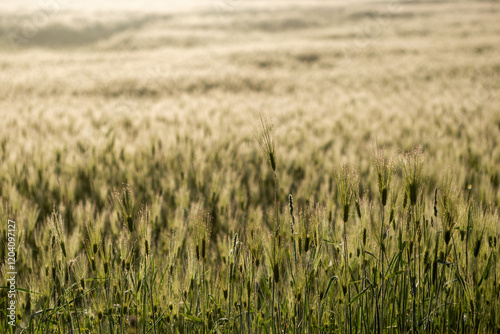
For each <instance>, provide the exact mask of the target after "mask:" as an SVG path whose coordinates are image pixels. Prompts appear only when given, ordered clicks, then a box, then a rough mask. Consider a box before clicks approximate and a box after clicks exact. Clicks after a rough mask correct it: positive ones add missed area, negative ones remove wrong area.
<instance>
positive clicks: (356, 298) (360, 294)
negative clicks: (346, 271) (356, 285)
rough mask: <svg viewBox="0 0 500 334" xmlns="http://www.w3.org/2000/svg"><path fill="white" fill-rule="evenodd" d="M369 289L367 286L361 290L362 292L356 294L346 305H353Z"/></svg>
mask: <svg viewBox="0 0 500 334" xmlns="http://www.w3.org/2000/svg"><path fill="white" fill-rule="evenodd" d="M370 287H371V285H369V286H367V287H366V288H364V289H363V291H361V292H360V293H358V294H357V295H356V296H355V297H354V298H353V299H352V300H351V302H350V303H349V304H348V305H351V304H352V303H354V302H355V301H356V300H358V298H359V297H361V296H362V295H364V294H365V293H366V291H368V289H369V288H370Z"/></svg>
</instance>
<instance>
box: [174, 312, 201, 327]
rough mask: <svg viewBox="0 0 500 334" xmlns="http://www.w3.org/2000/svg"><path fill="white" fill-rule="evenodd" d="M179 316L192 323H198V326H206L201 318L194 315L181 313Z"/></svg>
mask: <svg viewBox="0 0 500 334" xmlns="http://www.w3.org/2000/svg"><path fill="white" fill-rule="evenodd" d="M179 315H182V316H183V317H184V318H186V320H188V321H192V322H194V323H198V324H201V325H203V324H204V322H203V320H202V319H201V318H198V317H195V316H194V315H190V314H186V313H179Z"/></svg>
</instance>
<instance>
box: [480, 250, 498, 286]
mask: <svg viewBox="0 0 500 334" xmlns="http://www.w3.org/2000/svg"><path fill="white" fill-rule="evenodd" d="M494 254H495V253H494V252H493V251H491V253H490V256H489V257H488V263H487V264H486V267H484V271H483V275H482V276H481V279H480V280H479V283H478V284H477V287H478V288H479V287H480V286H481V283H483V281H484V280H485V279H486V278H487V277H488V274H489V273H490V269H491V265H492V264H493V262H492V258H493V256H494Z"/></svg>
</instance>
